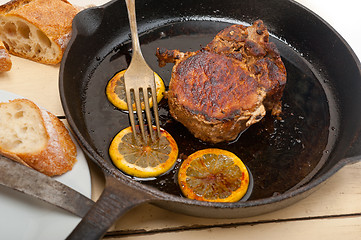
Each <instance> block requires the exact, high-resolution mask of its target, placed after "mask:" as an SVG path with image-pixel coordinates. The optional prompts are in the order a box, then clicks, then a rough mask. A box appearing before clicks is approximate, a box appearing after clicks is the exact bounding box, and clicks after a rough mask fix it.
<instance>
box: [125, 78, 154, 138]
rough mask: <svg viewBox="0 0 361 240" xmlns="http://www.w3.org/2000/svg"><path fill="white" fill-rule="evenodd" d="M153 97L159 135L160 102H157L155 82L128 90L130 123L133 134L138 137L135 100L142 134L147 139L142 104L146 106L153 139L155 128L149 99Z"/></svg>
mask: <svg viewBox="0 0 361 240" xmlns="http://www.w3.org/2000/svg"><path fill="white" fill-rule="evenodd" d="M150 97H151V99H152V102H153V111H154V120H155V124H156V132H157V135H156V136H157V137H159V135H160V128H159V113H158V104H157V94H156V90H155V84H154V85H153V86H147V87H145V88H143V87H140V88H132V89H129V90H126V98H127V104H128V110H129V119H130V124H131V126H132V131H133V136H134V137H136V132H137V130H136V127H135V125H136V124H135V118H134V110H133V100H134V103H135V108H136V110H135V111H136V113H137V116H138V123H139V128H140V132H141V135H142V139H143V140H144V141H145V140H146V130H145V126H144V125H145V124H144V118H143V110H142V104H143V106H144V110H145V115H146V119H147V125H148V129H149V136H150V138H151V139H153V137H154V129H153V125H152V114H151V109H150V105H149V101H147V100H148V99H149V98H150Z"/></svg>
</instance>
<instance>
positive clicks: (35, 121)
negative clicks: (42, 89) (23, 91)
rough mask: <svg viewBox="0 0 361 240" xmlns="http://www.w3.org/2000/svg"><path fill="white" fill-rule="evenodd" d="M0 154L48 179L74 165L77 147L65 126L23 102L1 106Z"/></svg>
mask: <svg viewBox="0 0 361 240" xmlns="http://www.w3.org/2000/svg"><path fill="white" fill-rule="evenodd" d="M0 152H1V153H2V154H4V155H5V156H7V157H10V158H11V159H13V160H15V161H18V162H20V163H23V164H24V165H27V166H29V167H32V168H34V169H35V170H38V171H40V172H42V173H44V174H46V175H48V176H54V175H61V174H63V173H65V172H67V171H69V170H71V169H72V167H73V165H74V164H75V162H76V146H75V144H74V142H73V141H72V139H71V137H70V135H69V132H68V130H67V129H66V128H65V126H64V124H63V123H62V122H61V121H60V120H59V119H58V118H57V117H56V116H54V115H53V114H51V113H49V112H47V111H46V110H42V109H40V108H39V107H38V106H37V105H36V104H34V103H33V102H31V101H29V100H26V99H15V100H12V101H9V102H6V103H0Z"/></svg>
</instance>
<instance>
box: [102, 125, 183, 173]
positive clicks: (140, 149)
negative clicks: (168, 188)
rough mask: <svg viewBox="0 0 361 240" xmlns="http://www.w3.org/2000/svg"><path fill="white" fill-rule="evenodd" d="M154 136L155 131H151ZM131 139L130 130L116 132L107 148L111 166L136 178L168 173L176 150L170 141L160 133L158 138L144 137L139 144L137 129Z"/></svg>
mask: <svg viewBox="0 0 361 240" xmlns="http://www.w3.org/2000/svg"><path fill="white" fill-rule="evenodd" d="M153 130H154V136H156V130H155V127H153ZM136 132H137V133H136V137H135V138H134V135H133V132H132V128H131V127H128V128H125V129H123V130H122V131H120V132H119V133H118V134H117V135H116V136H115V137H114V139H113V141H112V142H111V144H110V147H109V155H110V158H111V159H112V161H113V163H114V164H115V166H116V167H117V168H119V169H120V170H121V171H123V172H125V173H126V174H129V175H131V176H135V177H139V178H149V177H156V176H159V175H161V174H163V173H165V172H167V171H169V170H170V169H171V168H172V167H173V166H174V164H175V162H176V160H177V157H178V146H177V143H176V142H175V141H174V139H173V137H172V136H171V135H170V134H169V133H168V132H167V131H165V130H164V129H160V136H159V137H153V139H151V137H150V136H149V135H147V136H146V140H145V141H143V140H142V137H141V134H140V131H139V128H137V131H136Z"/></svg>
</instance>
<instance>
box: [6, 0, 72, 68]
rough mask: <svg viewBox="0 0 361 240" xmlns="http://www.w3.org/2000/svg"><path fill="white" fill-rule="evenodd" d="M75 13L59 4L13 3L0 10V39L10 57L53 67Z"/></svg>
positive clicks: (49, 0)
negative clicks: (15, 56) (11, 55)
mask: <svg viewBox="0 0 361 240" xmlns="http://www.w3.org/2000/svg"><path fill="white" fill-rule="evenodd" d="M78 12H79V9H78V8H76V7H74V6H73V5H71V4H70V3H69V2H67V1H63V0H15V1H11V2H9V3H7V4H4V5H2V6H0V39H1V40H2V41H3V42H4V45H5V46H6V48H7V49H8V50H9V52H10V53H11V54H14V55H17V56H20V57H24V58H28V59H31V60H34V61H37V62H41V63H45V64H57V63H59V62H60V61H61V59H62V56H63V52H64V50H65V48H66V46H67V44H68V42H69V40H70V37H71V29H72V21H73V18H74V17H75V15H76V14H77V13H78Z"/></svg>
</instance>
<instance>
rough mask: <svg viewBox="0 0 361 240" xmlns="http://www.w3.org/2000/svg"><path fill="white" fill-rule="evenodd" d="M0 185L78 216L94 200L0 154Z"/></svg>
mask: <svg viewBox="0 0 361 240" xmlns="http://www.w3.org/2000/svg"><path fill="white" fill-rule="evenodd" d="M0 185H3V186H5V187H8V188H11V189H15V190H17V191H19V192H22V193H25V194H27V195H29V196H32V197H35V198H38V199H40V200H43V201H45V202H48V203H50V204H53V205H55V206H57V207H60V208H62V209H64V210H66V211H68V212H70V213H73V214H75V215H76V216H78V217H81V218H82V217H84V216H85V214H86V213H87V212H88V211H89V210H90V208H91V207H92V206H93V205H94V202H93V201H92V200H91V199H89V198H87V197H85V196H84V195H82V194H81V193H79V192H77V191H75V190H73V189H72V188H70V187H68V186H66V185H65V184H62V183H60V182H58V181H56V180H54V179H52V178H51V177H49V176H46V175H44V174H42V173H40V172H37V171H35V170H34V169H32V168H29V167H27V166H24V165H22V164H20V163H18V162H15V161H13V160H10V159H9V158H7V157H4V156H1V155H0Z"/></svg>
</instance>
